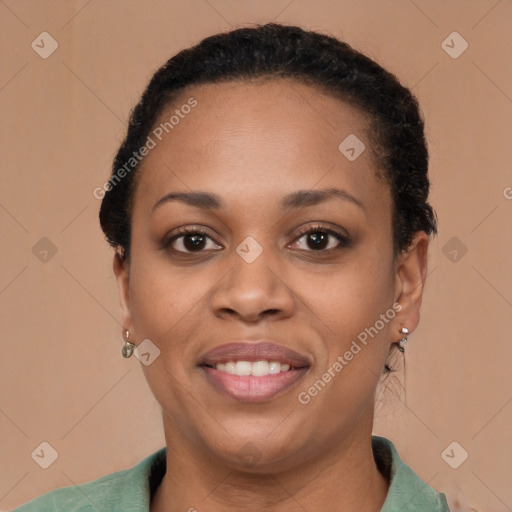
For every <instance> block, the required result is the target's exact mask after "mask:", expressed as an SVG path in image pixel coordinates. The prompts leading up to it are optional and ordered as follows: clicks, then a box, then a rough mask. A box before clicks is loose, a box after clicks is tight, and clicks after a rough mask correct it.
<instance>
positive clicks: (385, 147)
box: [100, 23, 437, 258]
mask: <svg viewBox="0 0 512 512" xmlns="http://www.w3.org/2000/svg"><path fill="white" fill-rule="evenodd" d="M255 78H263V79H265V78H269V79H272V78H292V79H295V80H297V81H300V82H302V83H306V84H309V85H314V86H317V87H318V88H320V89H321V90H322V91H324V92H328V93H329V94H331V95H334V96H335V97H337V98H339V99H341V100H343V101H346V102H347V103H348V104H350V105H353V106H355V107H357V108H359V109H360V110H362V111H363V112H364V113H366V114H367V117H369V119H370V122H371V130H370V132H371V142H372V148H371V149H372V152H373V153H374V154H375V155H376V158H377V163H378V173H377V174H378V175H380V176H383V177H384V178H385V180H386V181H387V182H388V183H389V185H390V188H391V195H392V199H393V214H392V215H393V217H392V223H393V247H394V251H395V254H396V253H397V252H399V251H402V250H404V249H407V247H408V246H409V245H410V243H411V241H412V235H413V233H414V232H415V231H424V232H426V233H427V234H428V235H430V234H431V233H434V234H435V233H436V232H437V228H436V216H435V212H434V211H433V209H432V207H431V206H430V205H429V204H428V202H427V199H428V192H429V180H428V176H427V172H428V151H427V146H426V141H425V136H424V129H423V120H422V117H421V114H420V112H419V107H418V103H417V100H416V98H415V97H414V96H413V95H412V94H411V92H410V91H409V89H407V88H405V87H403V86H402V85H401V84H400V83H399V82H398V80H397V78H396V77H395V76H394V75H392V74H391V73H389V72H388V71H386V70H384V69H383V68H382V67H381V66H379V65H378V64H377V63H376V62H374V61H373V60H371V59H370V58H368V57H366V56H364V55H362V54H361V53H359V52H357V51H356V50H354V49H353V48H352V47H351V46H349V45H348V44H347V43H344V42H341V41H339V40H338V39H336V38H334V37H332V36H328V35H323V34H319V33H316V32H312V31H306V30H303V29H301V28H299V27H296V26H285V25H280V24H275V23H268V24H265V25H258V26H256V27H254V28H240V29H237V30H233V31H231V32H227V33H223V34H217V35H213V36H211V37H208V38H206V39H204V40H203V41H201V42H200V43H199V44H197V45H196V46H194V47H192V48H188V49H186V50H183V51H181V52H180V53H178V54H177V55H175V56H174V57H172V58H171V59H170V60H168V61H167V63H166V64H165V65H164V66H162V67H161V68H160V69H159V70H158V71H157V72H156V73H155V74H154V76H153V77H152V79H151V81H150V82H149V85H148V86H147V88H146V90H145V91H144V93H143V95H142V98H141V100H140V101H139V103H138V104H137V105H136V107H135V108H134V109H133V111H132V113H131V116H130V122H129V126H128V132H127V134H126V137H125V139H124V141H123V142H122V144H121V147H120V148H119V150H118V152H117V155H116V157H115V159H114V164H113V168H112V177H111V179H110V184H111V186H109V187H107V190H106V192H105V195H104V197H103V201H102V203H101V209H100V223H101V228H102V229H103V232H104V233H105V235H106V238H107V240H108V242H109V243H110V244H111V245H112V246H114V247H116V248H120V249H121V253H122V256H123V258H127V257H129V253H130V238H131V229H130V227H131V205H132V200H133V194H134V190H135V183H136V180H135V177H136V170H137V167H138V165H137V164H135V165H134V168H133V170H131V171H130V172H128V173H127V174H126V173H123V176H124V174H126V175H125V176H124V177H123V179H119V175H117V174H116V173H117V172H118V170H119V169H121V168H123V166H125V169H126V163H127V162H128V161H130V159H131V158H132V159H133V154H134V152H137V151H138V150H139V149H140V148H141V147H142V146H144V145H145V144H146V142H147V140H148V136H149V134H150V132H151V130H152V128H153V126H154V124H155V122H156V120H157V119H158V117H159V116H160V114H161V113H162V110H163V109H164V108H165V107H166V106H167V105H169V103H171V102H172V101H173V100H174V99H175V98H177V96H178V95H179V94H180V93H182V92H183V91H184V89H185V88H186V87H188V86H191V85H198V84H202V83H218V82H225V81H239V80H251V79H255ZM340 142H341V141H340ZM114 176H115V178H116V180H117V181H116V182H114V181H113V178H114Z"/></svg>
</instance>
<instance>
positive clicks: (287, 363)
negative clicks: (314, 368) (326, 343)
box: [199, 341, 311, 402]
mask: <svg viewBox="0 0 512 512" xmlns="http://www.w3.org/2000/svg"><path fill="white" fill-rule="evenodd" d="M258 361H259V362H263V361H266V362H270V363H271V364H270V367H276V366H277V368H276V370H275V371H274V370H271V371H272V373H268V372H265V371H263V372H262V373H263V375H261V376H260V375H255V373H257V374H259V373H260V371H259V370H260V368H261V363H258ZM251 362H252V363H253V367H252V368H253V371H252V374H251V370H250V366H251ZM233 363H236V366H237V370H238V369H239V366H241V367H242V370H244V369H247V370H248V373H249V374H245V373H247V372H245V371H242V372H237V373H242V374H236V375H234V374H233V373H230V372H229V371H227V370H229V368H228V367H231V368H232V367H233ZM255 366H258V372H255V371H254V368H255ZM263 366H264V365H263ZM310 366H311V365H310V362H309V360H308V358H307V357H305V356H303V355H301V354H299V353H298V352H295V351H294V350H291V349H289V348H286V347H284V346H282V345H277V344H276V343H272V342H269V341H258V342H243V341H242V342H233V343H228V344H225V345H221V346H219V347H216V348H214V349H212V350H210V351H209V352H207V353H206V354H204V355H203V356H202V357H201V358H200V363H199V367H200V368H201V369H202V370H203V374H204V375H205V377H206V379H207V381H208V382H209V383H210V384H212V385H213V388H214V389H215V390H216V391H218V392H221V394H222V395H224V396H226V395H228V396H230V397H231V398H234V399H235V400H238V401H242V402H263V401H267V400H270V399H272V398H274V397H276V396H277V395H281V394H283V393H284V391H286V390H288V389H290V388H291V387H293V386H294V385H295V384H297V382H298V381H299V380H301V379H302V377H303V376H304V375H305V374H306V373H307V371H308V369H309V367H310ZM267 368H269V367H268V366H267Z"/></svg>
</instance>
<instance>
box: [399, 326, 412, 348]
mask: <svg viewBox="0 0 512 512" xmlns="http://www.w3.org/2000/svg"><path fill="white" fill-rule="evenodd" d="M400 332H401V333H402V334H409V329H407V327H402V328H401V329H400ZM406 343H407V336H404V337H403V338H402V339H401V340H400V341H399V342H398V350H400V352H402V353H403V352H405V344H406Z"/></svg>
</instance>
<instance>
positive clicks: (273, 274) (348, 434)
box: [114, 80, 428, 471]
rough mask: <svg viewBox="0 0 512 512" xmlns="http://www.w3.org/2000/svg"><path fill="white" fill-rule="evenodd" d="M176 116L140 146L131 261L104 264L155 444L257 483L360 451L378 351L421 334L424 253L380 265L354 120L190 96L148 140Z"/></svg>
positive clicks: (204, 92) (281, 104) (232, 87)
mask: <svg viewBox="0 0 512 512" xmlns="http://www.w3.org/2000/svg"><path fill="white" fill-rule="evenodd" d="M191 97H193V98H194V99H195V100H196V101H197V105H195V106H194V107H193V108H184V109H183V108H181V107H182V105H185V104H192V103H193V100H190V102H189V98H191ZM176 110H178V111H179V112H176ZM173 115H175V118H174V119H173V121H172V124H171V123H168V125H167V131H168V133H166V130H164V129H160V130H158V131H156V132H154V133H158V134H159V136H158V137H157V136H155V135H154V134H150V135H151V137H152V139H153V141H154V142H155V143H156V146H155V147H153V148H152V149H150V150H149V152H148V154H147V155H146V156H145V157H144V159H143V161H142V163H141V166H140V168H139V169H138V171H137V172H138V173H140V174H139V176H138V182H137V188H136V191H135V196H134V204H133V213H132V245H131V256H130V260H129V263H126V264H122V262H121V261H120V259H119V258H116V259H115V263H114V268H115V272H116V275H117V277H118V282H119V286H120V294H121V302H122V307H123V326H124V327H125V328H127V329H129V330H130V333H131V336H130V339H131V340H132V341H135V343H136V344H137V345H138V344H139V343H141V342H143V340H147V339H148V340H151V343H152V344H154V345H155V346H156V347H158V349H159V350H160V354H159V355H158V357H156V358H154V355H153V356H145V357H146V359H148V358H149V360H150V361H152V362H151V363H150V364H147V365H143V370H144V372H145V376H146V378H147V381H148V383H149V385H150V387H151V389H152V391H153V393H154V395H155V397H156V399H157V400H158V402H159V404H160V405H161V407H162V410H163V413H164V414H163V418H164V428H165V431H166V435H167V436H172V438H173V439H180V440H181V441H182V442H183V443H184V444H185V445H186V446H188V450H189V452H190V453H194V450H196V449H197V450H198V453H199V450H200V453H201V454H204V456H205V457H209V458H210V460H211V457H214V458H216V459H217V460H219V459H222V460H223V461H224V462H225V463H227V464H229V465H232V466H236V465H241V464H244V465H247V463H248V461H250V463H251V464H252V467H253V468H254V469H253V470H254V471H258V470H263V469H265V470H268V469H269V468H276V469H278V468H281V469H282V468H285V467H288V465H293V464H295V463H297V462H299V461H304V460H307V459H312V458H313V457H318V456H319V455H320V454H322V453H328V452H329V451H330V453H333V450H334V448H335V447H336V446H338V445H339V443H340V442H341V441H342V440H346V441H347V442H352V441H353V440H355V439H357V438H362V437H364V438H365V439H367V438H368V436H369V435H370V433H371V426H372V419H373V399H374V393H375V389H376V386H377V384H378V381H379V378H380V377H381V375H382V370H383V366H384V364H385V361H386V358H387V355H388V353H389V349H390V343H392V342H396V341H398V340H399V339H400V338H401V337H402V336H401V335H400V333H399V329H400V328H401V327H403V326H406V327H408V328H409V330H412V329H413V328H414V327H415V326H416V324H417V321H418V308H419V303H420V300H421V289H422V286H421V281H422V276H424V273H425V270H426V264H425V251H426V246H427V244H428V240H427V239H426V235H424V234H422V235H421V234H420V235H419V237H418V238H417V239H416V240H419V241H420V243H417V245H416V246H415V247H413V249H412V251H411V253H409V256H408V257H404V258H399V259H398V260H397V261H394V260H393V240H392V224H391V215H392V202H391V194H390V190H389V187H388V186H387V185H386V184H385V182H383V181H382V180H379V179H378V177H377V176H376V167H375V161H374V158H373V155H372V150H371V147H370V142H369V140H368V132H367V130H368V129H369V126H368V123H367V120H366V119H365V118H364V117H363V116H362V115H361V113H359V112H358V111H357V110H356V109H354V108H352V107H350V106H349V105H347V104H346V103H344V102H341V101H339V100H337V99H334V98H333V97H331V96H327V95H324V94H323V93H321V92H319V91H318V90H317V89H315V88H312V87H310V86H307V85H303V84H299V83H297V82H294V81H287V80H273V81H269V82H265V83H262V82H259V83H251V84H249V83H246V82H236V83H235V82H233V83H224V84H207V85H202V86H196V87H193V88H189V89H187V91H186V92H185V93H184V94H183V96H182V97H181V98H180V99H179V100H177V101H175V102H174V103H173V104H172V106H169V107H168V108H167V109H166V110H165V111H164V112H163V114H162V115H161V116H160V119H159V120H158V122H157V123H156V125H155V128H156V127H158V126H159V125H160V123H165V122H167V121H169V119H170V118H171V116H173ZM176 116H178V117H179V121H178V122H176V119H177V117H176ZM354 136H355V137H357V139H359V140H360V141H361V142H362V143H363V144H364V146H365V149H364V151H363V152H362V153H361V154H359V156H357V155H358V153H359V152H360V150H361V148H362V146H358V145H357V144H359V143H358V142H357V140H356V139H355V138H354ZM347 137H349V139H348V140H347V142H346V143H345V145H342V150H343V151H342V150H340V149H339V146H340V143H342V142H343V141H344V140H345V139H347ZM159 139H161V140H159ZM354 141H355V142H354ZM356 143H357V144H356ZM351 148H354V150H352V149H351ZM347 156H348V157H350V158H347ZM354 157H356V158H354ZM335 189H336V190H337V191H336V192H334V193H330V194H327V193H324V192H322V193H320V191H327V190H331V191H333V190H335ZM171 193H173V194H195V195H190V196H182V197H183V198H182V199H181V200H180V199H179V198H174V199H172V197H170V196H168V194H171ZM199 194H208V197H203V196H202V195H201V196H199ZM210 195H211V196H214V197H215V199H212V198H211V197H210ZM166 196H167V199H166ZM186 197H188V199H186ZM183 228H187V229H190V230H191V231H192V232H193V231H194V230H196V231H197V230H199V232H200V233H201V232H203V233H205V234H197V233H196V234H195V235H194V234H193V233H192V234H189V235H187V234H186V233H185V234H183V232H182V231H181V232H180V230H183ZM307 231H309V232H310V233H309V235H308V234H305V233H306V232H307ZM398 310H400V311H398ZM365 334H366V336H365ZM363 340H365V342H363ZM258 341H264V342H267V343H270V344H275V345H276V346H274V345H268V344H267V345H258ZM233 343H239V344H237V345H230V346H227V347H223V346H225V345H226V344H233ZM145 346H146V348H147V347H152V346H153V345H151V344H149V345H148V342H146V345H145ZM219 347H221V348H219ZM214 349H216V350H214ZM152 350H154V349H152ZM212 351H213V352H212ZM289 351H293V352H292V353H291V352H289ZM142 352H144V351H142ZM149 352H151V350H150V351H149ZM153 358H154V359H153ZM143 361H144V359H143ZM237 361H242V362H241V363H238V364H235V365H233V364H231V363H233V362H234V363H236V362H237ZM244 361H245V362H244ZM254 361H264V362H258V363H257V364H252V362H254ZM272 363H274V364H272ZM276 363H277V364H276ZM287 363H288V364H290V363H291V365H292V366H291V368H290V369H289V370H288V371H285V370H286V368H287V367H286V364H287ZM217 364H219V365H220V366H218V367H217V366H216V365H217ZM281 365H283V366H281ZM232 371H235V372H236V373H237V374H242V375H237V374H232V373H230V372H232ZM268 372H271V373H270V374H268ZM273 372H277V373H273ZM247 373H251V375H247ZM265 374H266V375H265Z"/></svg>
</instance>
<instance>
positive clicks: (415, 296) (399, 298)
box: [393, 231, 429, 341]
mask: <svg viewBox="0 0 512 512" xmlns="http://www.w3.org/2000/svg"><path fill="white" fill-rule="evenodd" d="M428 244H429V238H428V235H427V234H426V233H425V232H424V231H417V232H416V233H415V234H414V237H413V240H412V241H411V244H410V245H409V247H408V248H407V249H406V250H405V251H404V252H402V253H401V254H400V255H399V256H398V257H397V261H396V264H395V265H396V266H395V268H396V270H395V302H397V303H399V304H400V305H401V306H402V309H401V310H400V311H399V312H398V313H397V314H396V316H395V322H396V323H395V325H396V329H395V333H396V339H393V341H398V340H399V339H400V338H401V337H402V335H401V334H400V333H399V330H400V329H401V328H402V327H407V329H409V332H411V333H412V331H413V330H414V329H415V328H416V327H417V326H418V323H419V321H420V306H421V299H422V296H423V289H424V286H425V279H426V278H427V253H428Z"/></svg>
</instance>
